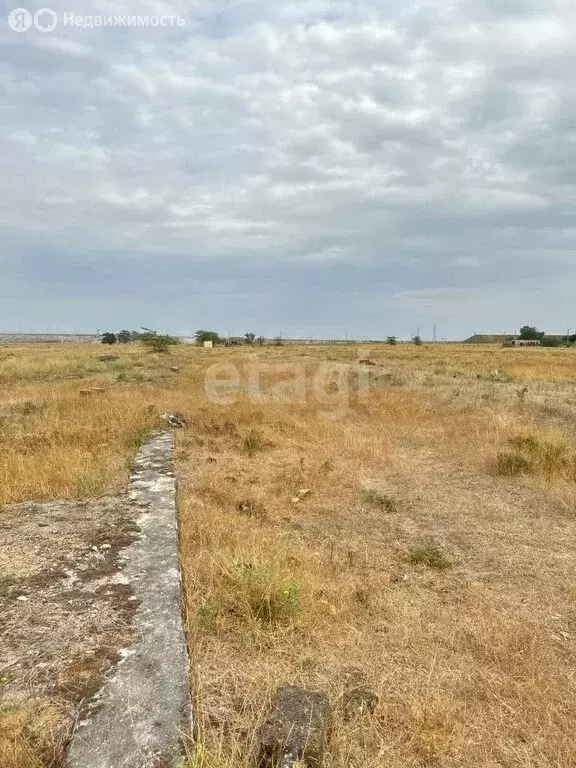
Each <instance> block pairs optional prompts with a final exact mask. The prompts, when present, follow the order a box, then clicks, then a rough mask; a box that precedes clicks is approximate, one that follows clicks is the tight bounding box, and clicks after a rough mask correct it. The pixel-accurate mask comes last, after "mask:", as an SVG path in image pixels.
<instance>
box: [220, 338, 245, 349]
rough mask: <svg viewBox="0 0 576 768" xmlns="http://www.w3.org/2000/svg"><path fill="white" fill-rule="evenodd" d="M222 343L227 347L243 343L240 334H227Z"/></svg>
mask: <svg viewBox="0 0 576 768" xmlns="http://www.w3.org/2000/svg"><path fill="white" fill-rule="evenodd" d="M224 344H225V345H226V346H227V347H239V346H241V345H242V344H244V339H243V338H242V336H228V338H227V339H226V340H225V341H224Z"/></svg>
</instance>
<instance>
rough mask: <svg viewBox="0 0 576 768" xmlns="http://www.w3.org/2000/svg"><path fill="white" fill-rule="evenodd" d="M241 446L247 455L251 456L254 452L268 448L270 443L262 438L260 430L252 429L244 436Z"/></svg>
mask: <svg viewBox="0 0 576 768" xmlns="http://www.w3.org/2000/svg"><path fill="white" fill-rule="evenodd" d="M243 446H244V450H245V452H246V453H247V454H248V456H253V455H254V454H255V453H258V452H259V451H264V450H265V449H266V448H268V447H269V446H270V443H269V442H268V441H267V440H266V439H265V438H264V436H263V435H262V433H261V432H259V431H258V430H256V429H252V430H250V432H249V433H248V434H247V435H246V437H245V438H244V442H243Z"/></svg>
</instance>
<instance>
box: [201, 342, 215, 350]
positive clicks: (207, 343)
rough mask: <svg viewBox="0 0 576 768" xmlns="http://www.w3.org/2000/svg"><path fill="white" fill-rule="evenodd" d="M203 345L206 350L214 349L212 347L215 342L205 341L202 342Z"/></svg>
mask: <svg viewBox="0 0 576 768" xmlns="http://www.w3.org/2000/svg"><path fill="white" fill-rule="evenodd" d="M202 344H203V346H204V349H212V347H213V346H214V342H213V341H204V342H202Z"/></svg>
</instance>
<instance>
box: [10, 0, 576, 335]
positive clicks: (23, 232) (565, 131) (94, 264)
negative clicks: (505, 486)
mask: <svg viewBox="0 0 576 768" xmlns="http://www.w3.org/2000/svg"><path fill="white" fill-rule="evenodd" d="M44 3H48V4H49V6H50V8H52V9H54V10H55V11H56V12H57V14H58V26H57V27H56V29H54V31H53V32H41V31H38V30H36V29H34V28H31V29H30V30H29V31H27V32H15V31H12V30H11V29H10V28H9V26H8V24H7V17H8V13H9V11H11V10H12V9H13V8H14V6H15V5H17V3H9V4H7V5H6V6H5V11H4V13H3V14H2V15H3V18H2V28H1V31H0V91H1V92H0V141H1V144H0V228H1V240H0V270H1V273H0V330H18V329H25V330H27V329H35V330H45V329H47V328H51V329H57V328H58V329H98V328H99V329H102V328H120V327H128V328H133V327H139V326H141V325H146V326H151V327H157V328H159V329H162V330H166V331H172V332H189V331H194V330H196V329H197V328H201V327H202V328H216V329H218V330H220V331H222V332H227V331H229V330H230V331H231V332H232V333H243V332H244V331H248V330H253V331H255V332H256V333H264V334H267V335H275V334H277V333H279V332H283V333H284V334H287V335H314V336H343V335H344V334H345V333H346V332H347V333H348V334H349V335H350V336H372V337H381V336H386V335H389V334H397V335H399V336H408V335H409V334H410V333H415V332H416V329H417V328H418V327H420V329H421V333H422V334H423V335H425V336H431V334H432V326H433V324H434V323H436V324H437V326H438V335H439V336H447V337H449V338H460V337H465V336H467V335H469V334H471V333H472V332H474V331H510V330H513V329H515V328H517V327H519V326H520V325H523V324H525V323H530V324H537V325H539V326H541V327H543V328H545V329H547V330H549V331H563V330H565V329H566V328H568V327H569V326H570V327H572V328H575V327H576V300H575V298H576V252H575V239H576V215H575V204H576V106H575V105H576V3H575V2H574V0H387V1H386V2H384V0H291V1H288V0H285V1H284V0H199V1H198V2H197V1H196V0H173V1H171V0H166V1H165V2H164V1H163V0H141V1H140V2H136V0H134V1H132V0H118V1H117V2H116V1H115V2H107V1H106V0H103V1H102V2H94V3H90V2H86V0H82V2H80V0H42V2H40V3H37V4H35V5H34V4H31V3H28V5H27V7H28V8H29V9H30V10H31V11H32V12H34V11H35V10H37V9H39V8H40V7H41V6H43V5H44ZM65 13H76V14H82V15H87V14H94V15H106V14H116V15H123V14H125V15H132V14H139V15H146V14H148V15H162V16H166V17H169V16H172V17H174V19H172V20H166V21H165V22H164V23H166V24H167V26H163V27H160V26H158V27H150V28H135V27H128V26H125V27H121V26H116V27H100V28H79V27H77V26H74V27H73V26H70V24H69V23H68V24H66V25H65V24H64V14H65ZM176 17H180V19H181V20H183V21H184V22H185V23H183V24H181V25H179V24H178V23H177V21H176Z"/></svg>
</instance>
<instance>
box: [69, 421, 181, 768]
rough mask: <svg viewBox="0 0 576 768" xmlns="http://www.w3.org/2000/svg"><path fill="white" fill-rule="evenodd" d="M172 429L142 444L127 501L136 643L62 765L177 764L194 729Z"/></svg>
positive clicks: (133, 767) (171, 767) (151, 767)
mask: <svg viewBox="0 0 576 768" xmlns="http://www.w3.org/2000/svg"><path fill="white" fill-rule="evenodd" d="M173 451H174V435H173V433H172V432H169V431H164V432H160V433H157V434H155V435H153V436H152V438H151V439H150V440H149V441H148V442H147V443H146V444H145V445H143V446H142V448H141V449H140V451H139V453H138V455H137V457H136V460H135V463H134V469H133V471H132V474H131V478H130V490H129V499H130V501H131V503H132V504H133V505H134V506H135V508H136V510H137V519H136V522H137V524H138V526H139V528H140V534H139V536H138V538H137V540H136V541H135V542H133V543H132V544H130V545H129V546H128V547H126V549H125V550H123V552H122V554H121V557H122V559H123V561H124V563H125V565H124V568H123V569H122V576H123V578H124V579H125V581H126V583H128V584H129V585H131V586H132V588H133V589H134V597H135V599H136V600H138V603H139V605H138V609H137V612H136V615H135V618H134V622H133V629H134V642H133V644H132V645H131V646H130V647H129V648H125V649H123V650H122V651H121V656H122V660H121V661H120V663H119V664H118V665H117V666H116V667H115V669H114V670H113V671H112V673H111V674H110V676H109V678H108V680H107V682H106V684H105V686H104V687H103V688H102V689H101V691H100V692H99V694H98V696H97V697H96V699H95V700H94V701H93V702H92V703H91V705H90V707H89V709H88V712H87V714H86V716H85V717H84V719H83V720H81V721H80V722H79V723H78V724H77V728H76V730H75V733H74V735H73V738H72V741H71V744H70V748H69V752H68V759H67V763H66V765H67V768H176V766H178V765H180V763H181V762H182V759H183V756H184V755H183V749H182V740H183V736H184V735H187V734H190V733H191V730H192V711H191V704H190V690H189V672H190V663H189V658H188V648H187V643H186V636H185V631H184V626H183V615H182V582H181V574H180V560H179V554H178V521H177V509H176V479H175V476H174V466H173Z"/></svg>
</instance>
